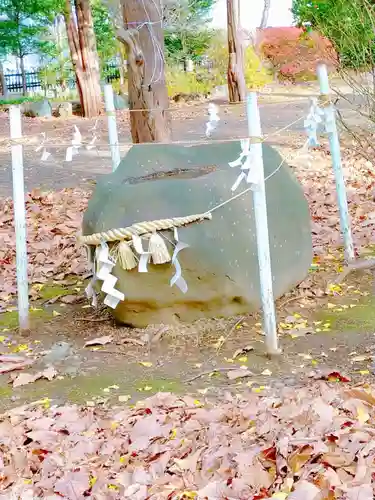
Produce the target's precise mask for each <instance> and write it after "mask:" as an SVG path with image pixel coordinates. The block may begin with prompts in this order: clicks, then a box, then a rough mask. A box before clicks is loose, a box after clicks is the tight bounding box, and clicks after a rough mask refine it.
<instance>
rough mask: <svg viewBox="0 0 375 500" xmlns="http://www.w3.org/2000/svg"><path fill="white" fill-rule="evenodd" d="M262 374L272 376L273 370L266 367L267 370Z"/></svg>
mask: <svg viewBox="0 0 375 500" xmlns="http://www.w3.org/2000/svg"><path fill="white" fill-rule="evenodd" d="M262 375H266V376H267V377H270V376H271V375H272V372H271V370H268V368H266V369H265V370H263V371H262Z"/></svg>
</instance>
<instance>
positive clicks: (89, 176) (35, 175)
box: [0, 96, 357, 197]
mask: <svg viewBox="0 0 375 500" xmlns="http://www.w3.org/2000/svg"><path fill="white" fill-rule="evenodd" d="M218 104H219V106H220V112H219V116H220V118H221V121H220V122H219V125H218V128H217V129H216V130H215V131H214V133H213V136H212V139H211V140H212V141H214V140H219V139H235V138H240V137H245V136H246V135H247V119H246V113H245V106H244V105H242V104H241V105H232V106H231V105H228V104H225V103H218ZM309 105H310V104H309V99H308V97H307V96H301V97H295V98H293V97H289V98H285V96H284V97H282V96H280V98H279V99H277V98H276V97H275V96H273V98H272V99H269V100H267V98H265V100H262V99H261V100H260V114H261V120H262V127H263V133H264V134H265V135H266V136H267V135H269V134H272V137H270V138H269V142H270V143H271V144H275V145H276V146H278V145H288V146H290V145H292V144H293V143H295V144H301V143H302V142H303V141H304V128H303V121H304V118H305V117H306V115H307V113H308V110H309ZM340 111H341V112H342V113H343V115H344V116H345V118H347V119H348V120H349V121H352V122H355V121H356V120H357V118H356V116H357V115H356V113H355V111H354V110H353V109H351V107H350V105H348V104H347V103H346V102H342V104H341V105H340ZM170 114H171V123H172V140H173V141H202V140H207V139H206V137H205V124H206V122H207V102H205V103H197V104H193V105H190V106H189V105H185V104H183V105H181V106H180V107H175V108H173V109H172V110H171V112H170ZM299 118H300V120H299V121H298V122H297V123H293V122H295V121H296V120H298V119H299ZM106 120H107V119H106V116H102V117H100V118H99V120H98V123H97V130H98V136H99V137H98V144H99V146H98V149H97V150H90V151H87V150H82V153H80V154H79V155H78V156H75V157H74V159H73V161H72V162H66V161H65V152H66V148H67V146H68V145H69V144H70V142H71V140H72V137H73V126H74V125H77V126H78V127H79V129H80V131H81V133H82V136H83V137H84V138H87V139H88V140H89V139H90V138H91V137H92V132H90V130H89V129H90V128H91V127H93V126H94V124H95V120H86V119H83V118H80V117H72V118H70V119H67V120H62V119H59V118H52V119H35V118H26V117H24V118H23V134H24V135H25V136H29V138H28V140H27V142H28V143H27V144H26V145H25V146H24V172H25V189H26V191H30V190H32V189H35V188H40V189H42V190H50V189H53V190H55V189H62V188H65V187H81V188H85V187H87V188H90V186H91V187H92V186H93V184H94V183H95V180H96V179H98V178H99V177H100V176H102V175H105V174H107V173H110V172H111V158H110V151H109V147H108V138H107V123H106ZM117 123H118V130H119V141H120V144H121V154H122V155H125V154H126V152H127V151H128V149H129V147H130V145H129V144H130V142H131V135H130V125H129V112H128V111H121V112H118V115H117ZM289 125H290V127H289ZM284 128H287V129H286V130H282V132H281V133H279V134H278V133H277V132H278V131H279V130H280V129H284ZM42 132H45V133H46V137H47V141H46V144H47V145H48V147H47V151H48V152H50V153H51V156H50V157H49V158H48V160H47V161H45V162H42V161H41V151H39V152H36V151H35V149H36V147H37V145H38V144H39V143H40V140H41V135H39V134H41V133H42ZM8 137H9V120H8V114H7V113H5V112H3V113H1V114H0V197H7V196H11V195H12V168H11V155H10V148H9V146H8V145H6V144H5V143H4V142H3V141H4V140H7V139H8Z"/></svg>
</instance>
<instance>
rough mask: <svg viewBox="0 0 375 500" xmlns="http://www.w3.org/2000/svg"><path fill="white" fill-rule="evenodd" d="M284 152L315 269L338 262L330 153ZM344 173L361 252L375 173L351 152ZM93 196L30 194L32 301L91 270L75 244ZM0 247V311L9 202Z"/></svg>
mask: <svg viewBox="0 0 375 500" xmlns="http://www.w3.org/2000/svg"><path fill="white" fill-rule="evenodd" d="M282 153H284V154H285V155H286V156H287V158H290V163H291V165H292V166H293V168H294V170H295V172H296V175H297V177H298V178H299V180H300V182H301V184H302V186H303V189H304V192H305V195H306V197H307V199H308V202H309V206H310V212H311V218H312V235H313V244H314V251H315V254H316V256H317V260H316V263H317V265H319V264H320V261H321V260H322V259H324V258H325V256H327V254H332V253H336V256H337V257H338V258H340V253H339V252H337V248H338V245H340V242H341V239H340V231H339V214H338V209H337V203H336V195H335V187H334V179H333V174H332V169H331V164H330V157H329V155H328V153H326V152H325V151H324V150H323V151H314V152H311V153H304V154H302V155H301V154H300V152H299V150H298V149H296V148H293V149H291V148H290V149H289V150H287V149H285V148H284V149H283V150H282ZM344 170H345V175H346V179H347V191H348V200H349V207H350V213H351V216H352V227H353V234H354V240H355V244H356V248H357V250H358V252H360V251H361V248H363V247H368V246H371V245H372V244H374V243H375V231H374V226H375V210H374V208H375V207H374V202H373V200H372V195H373V189H374V172H373V169H372V166H371V165H370V164H369V163H367V162H365V161H364V160H362V159H360V158H359V157H357V156H354V155H353V153H351V152H350V150H347V151H346V152H345V155H344ZM89 196H90V193H89V192H88V191H85V190H82V189H78V188H77V189H65V190H62V191H57V192H47V193H43V192H41V191H34V192H32V193H30V194H28V196H27V200H26V208H27V230H28V250H29V276H30V282H31V283H32V284H33V285H35V286H34V288H33V289H32V296H33V297H38V290H39V289H40V285H43V284H45V283H47V282H50V281H51V280H53V281H54V282H55V283H59V284H62V285H64V284H66V283H67V278H68V277H70V278H71V277H72V276H73V277H74V276H77V277H79V278H82V276H83V277H85V273H86V272H87V271H88V269H87V264H86V255H85V252H84V250H83V249H82V247H80V246H79V245H77V241H76V236H77V234H78V232H79V231H80V228H81V221H82V214H83V211H84V210H85V207H86V205H87V201H88V198H89ZM0 242H1V245H0V264H1V277H2V278H3V279H4V285H3V286H2V287H1V290H0V311H1V310H5V309H6V308H7V307H9V304H11V303H12V301H13V300H14V295H15V292H16V285H15V269H16V266H15V236H14V230H13V209H12V201H11V199H5V200H0ZM69 282H70V283H71V282H72V280H71V279H70V281H69Z"/></svg>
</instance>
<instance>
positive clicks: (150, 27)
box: [117, 0, 170, 143]
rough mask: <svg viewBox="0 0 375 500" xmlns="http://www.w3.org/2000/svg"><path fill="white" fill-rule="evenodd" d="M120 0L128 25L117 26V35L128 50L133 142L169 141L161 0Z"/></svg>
mask: <svg viewBox="0 0 375 500" xmlns="http://www.w3.org/2000/svg"><path fill="white" fill-rule="evenodd" d="M121 2H122V13H123V20H124V25H125V28H121V29H119V30H118V32H117V37H118V39H119V40H120V41H121V42H122V43H124V44H125V46H126V48H127V54H128V64H129V66H128V87H129V108H130V110H133V112H130V124H131V133H132V138H133V142H134V143H140V142H167V141H169V140H170V126H169V118H168V112H167V108H168V105H169V102H168V92H167V86H166V83H165V68H164V38H163V30H162V7H161V2H160V0H144V1H143V2H140V1H139V0H121ZM145 19H147V21H148V22H147V23H145ZM136 110H139V111H136Z"/></svg>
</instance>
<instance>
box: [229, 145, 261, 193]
mask: <svg viewBox="0 0 375 500" xmlns="http://www.w3.org/2000/svg"><path fill="white" fill-rule="evenodd" d="M255 147H262V145H261V144H250V139H241V150H242V152H241V154H240V156H239V157H238V158H237V160H234V161H231V162H230V163H229V166H230V167H231V168H234V167H241V173H240V174H239V176H238V177H237V179H236V182H235V183H234V184H233V186H232V188H231V190H232V191H235V190H236V189H237V188H238V186H239V185H240V184H241V182H242V181H246V182H247V183H248V184H253V185H254V186H257V185H258V183H259V178H260V174H259V173H260V168H262V165H261V161H260V160H261V159H260V156H259V154H256V151H255ZM244 159H245V161H243V160H244Z"/></svg>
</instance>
